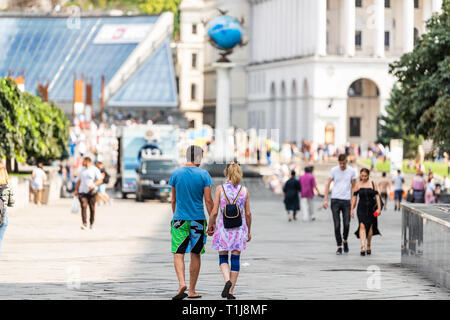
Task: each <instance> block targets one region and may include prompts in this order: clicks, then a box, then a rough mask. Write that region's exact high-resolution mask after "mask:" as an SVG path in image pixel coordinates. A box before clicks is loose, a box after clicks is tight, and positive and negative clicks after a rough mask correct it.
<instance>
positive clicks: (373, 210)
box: [350, 168, 382, 256]
mask: <svg viewBox="0 0 450 320" xmlns="http://www.w3.org/2000/svg"><path fill="white" fill-rule="evenodd" d="M369 175H370V171H369V170H368V169H366V168H363V169H361V171H360V173H359V178H360V181H359V182H358V183H357V184H356V185H355V188H354V189H353V197H352V204H351V209H350V216H351V217H352V218H353V217H354V215H355V213H354V209H355V206H356V200H357V197H358V195H359V201H358V209H357V215H358V230H356V232H355V235H356V237H357V238H359V239H360V241H361V256H365V255H366V254H368V255H370V254H371V253H372V249H371V242H372V236H374V235H379V234H380V231H379V230H378V219H377V217H378V216H379V215H380V214H381V209H382V205H381V199H380V195H379V194H378V190H377V187H376V184H374V183H373V182H372V181H370V179H369ZM366 240H367V246H366Z"/></svg>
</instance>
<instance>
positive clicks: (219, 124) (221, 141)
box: [213, 62, 235, 164]
mask: <svg viewBox="0 0 450 320" xmlns="http://www.w3.org/2000/svg"><path fill="white" fill-rule="evenodd" d="M234 66H235V64H233V63H230V62H215V63H213V67H214V68H215V69H216V73H217V81H216V128H215V148H214V150H215V151H214V152H215V154H214V162H215V163H217V164H224V163H227V162H229V161H231V160H233V157H231V158H230V154H231V155H232V153H230V152H229V151H230V150H228V148H227V145H228V143H227V141H228V129H229V127H230V101H231V99H230V96H231V84H230V82H231V80H230V71H231V68H233V67H234ZM232 151H234V150H232Z"/></svg>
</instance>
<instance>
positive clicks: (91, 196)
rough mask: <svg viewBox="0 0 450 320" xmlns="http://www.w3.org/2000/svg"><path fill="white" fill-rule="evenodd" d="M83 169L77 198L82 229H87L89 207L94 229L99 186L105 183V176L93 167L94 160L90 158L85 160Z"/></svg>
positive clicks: (77, 185) (76, 193) (76, 194)
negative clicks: (79, 205)
mask: <svg viewBox="0 0 450 320" xmlns="http://www.w3.org/2000/svg"><path fill="white" fill-rule="evenodd" d="M83 167H84V168H83V169H82V170H81V171H80V174H79V175H78V176H77V179H76V186H75V196H78V199H79V200H80V204H81V219H82V222H83V225H82V226H81V229H83V230H86V229H87V215H86V213H87V206H88V205H89V211H90V214H91V215H90V217H89V222H90V228H91V229H94V219H95V200H96V198H97V191H98V186H99V185H101V184H102V183H103V175H102V174H101V172H100V170H99V169H98V168H97V167H96V166H94V165H92V160H91V158H89V157H85V158H84V159H83Z"/></svg>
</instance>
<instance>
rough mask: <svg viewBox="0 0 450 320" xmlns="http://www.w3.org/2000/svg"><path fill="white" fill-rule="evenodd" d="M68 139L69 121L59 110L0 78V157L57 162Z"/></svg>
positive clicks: (9, 80)
mask: <svg viewBox="0 0 450 320" xmlns="http://www.w3.org/2000/svg"><path fill="white" fill-rule="evenodd" d="M68 140H69V120H68V119H67V117H66V115H65V114H64V112H63V111H62V110H61V109H59V108H58V107H57V106H56V105H55V104H53V103H46V102H43V101H42V99H41V98H40V97H37V96H35V95H32V94H30V93H27V92H21V91H20V90H19V89H18V88H17V86H16V84H15V83H14V81H12V80H11V79H8V78H0V156H2V157H3V156H5V157H7V158H15V159H16V160H18V161H19V162H24V161H25V160H26V159H43V160H51V159H61V158H62V157H63V156H64V155H67V150H66V148H67V142H68Z"/></svg>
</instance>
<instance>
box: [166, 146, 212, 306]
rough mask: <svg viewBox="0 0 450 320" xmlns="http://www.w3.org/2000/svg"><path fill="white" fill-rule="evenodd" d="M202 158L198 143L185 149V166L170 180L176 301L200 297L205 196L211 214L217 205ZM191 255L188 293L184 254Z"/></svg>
mask: <svg viewBox="0 0 450 320" xmlns="http://www.w3.org/2000/svg"><path fill="white" fill-rule="evenodd" d="M202 157H203V150H202V148H201V147H198V146H190V147H188V148H187V150H186V161H187V163H186V165H185V166H184V167H181V168H178V169H176V170H175V171H174V172H173V173H172V175H171V177H170V180H169V185H170V186H172V211H173V214H174V215H173V219H172V222H171V235H172V250H171V251H172V253H173V254H174V255H173V257H174V266H175V272H176V274H177V277H178V281H179V287H178V292H177V295H175V296H174V297H173V298H172V299H173V300H181V299H184V298H186V297H188V298H191V299H194V298H200V297H201V296H200V295H199V294H198V293H196V292H195V285H196V283H197V279H198V274H199V272H200V255H201V254H203V253H205V243H206V237H207V235H206V225H207V223H206V219H205V213H204V211H203V198H204V199H205V203H206V208H207V210H208V215H210V214H211V211H212V209H213V206H214V202H213V199H212V197H211V185H212V184H213V182H212V179H211V176H210V175H209V173H208V172H207V171H205V170H203V169H201V168H199V166H200V163H201V161H202ZM185 253H190V254H191V263H190V266H189V273H190V278H189V294H186V293H185V291H186V289H187V286H186V281H185V275H184V254H185Z"/></svg>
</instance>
